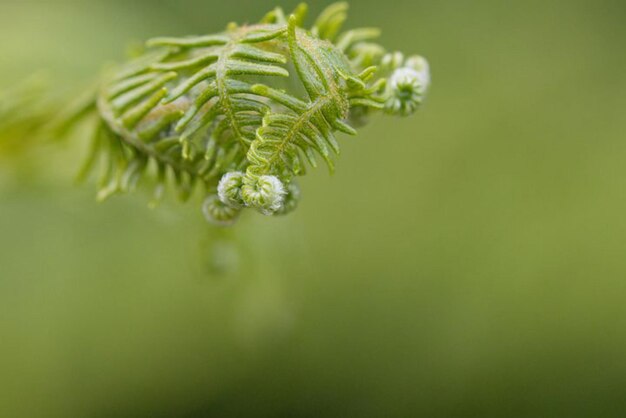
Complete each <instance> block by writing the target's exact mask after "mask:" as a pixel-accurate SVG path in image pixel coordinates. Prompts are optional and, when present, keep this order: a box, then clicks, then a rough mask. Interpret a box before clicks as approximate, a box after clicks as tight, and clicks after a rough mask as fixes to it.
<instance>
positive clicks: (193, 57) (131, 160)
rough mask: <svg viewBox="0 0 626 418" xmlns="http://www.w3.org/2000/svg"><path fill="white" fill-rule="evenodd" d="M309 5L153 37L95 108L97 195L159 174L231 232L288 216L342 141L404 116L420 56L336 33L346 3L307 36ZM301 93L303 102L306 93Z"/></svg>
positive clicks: (108, 82) (421, 71)
mask: <svg viewBox="0 0 626 418" xmlns="http://www.w3.org/2000/svg"><path fill="white" fill-rule="evenodd" d="M306 10H307V8H306V6H305V5H301V6H299V7H298V8H297V9H296V10H295V11H294V12H293V13H292V14H291V15H289V17H287V16H286V15H285V14H284V12H283V11H282V10H281V9H280V8H277V9H274V10H273V11H271V12H270V13H268V14H267V15H266V16H265V17H264V18H263V19H262V21H261V23H258V24H254V25H245V26H237V25H235V24H230V25H229V26H228V27H227V29H226V30H225V31H224V32H221V33H218V34H214V35H205V36H195V37H186V38H156V39H152V40H150V41H148V43H147V47H148V48H147V50H146V52H145V53H144V54H143V55H141V56H140V57H138V58H136V59H135V60H133V61H131V62H129V63H127V64H124V65H122V66H120V67H119V68H118V69H116V70H114V71H112V72H111V73H110V74H108V75H107V76H106V77H105V79H104V81H103V82H102V83H101V85H100V89H99V92H98V93H97V96H96V97H95V98H94V100H93V101H92V103H95V105H92V106H91V109H92V112H93V113H95V114H96V115H97V118H96V119H97V120H98V122H97V126H96V128H95V129H94V132H95V133H94V137H93V144H94V145H93V147H92V152H91V156H90V158H88V163H87V164H86V169H87V170H88V169H90V168H91V166H92V165H93V164H94V163H95V162H96V161H97V160H98V159H101V160H103V164H102V167H103V169H102V174H101V180H100V191H99V194H98V195H99V197H100V198H106V197H108V196H109V195H111V194H113V193H117V192H125V191H129V190H132V189H133V188H134V185H135V184H136V183H137V181H138V180H139V178H140V177H142V176H143V175H144V174H145V173H148V172H152V173H154V174H155V175H156V180H157V185H156V190H155V201H156V200H158V199H159V198H160V196H161V195H162V191H163V189H164V187H165V184H166V183H167V182H170V183H173V184H174V185H175V187H176V188H177V189H178V191H179V196H180V197H181V198H182V199H187V198H188V197H189V196H190V195H191V194H192V192H193V191H194V190H195V189H198V188H200V189H202V190H203V192H204V193H205V195H207V196H208V197H207V198H206V200H205V202H204V204H203V211H204V214H205V215H206V217H207V218H208V219H210V220H212V221H213V222H216V223H219V224H230V223H232V222H233V221H234V220H235V219H236V218H237V217H238V216H239V213H240V212H241V210H242V209H244V208H253V209H256V210H258V211H259V212H261V213H263V214H265V215H278V214H284V213H287V212H290V211H291V210H293V209H294V208H295V207H296V206H297V202H298V200H299V196H300V192H299V188H298V187H297V186H296V184H295V182H294V178H295V177H296V176H299V175H303V174H305V173H306V166H307V165H308V166H312V167H316V166H317V161H316V159H317V158H318V157H321V158H322V159H323V160H324V161H325V162H326V164H327V165H328V167H329V169H330V170H331V171H332V170H333V169H334V163H333V158H332V155H333V154H334V155H337V154H338V153H339V144H338V141H337V138H336V133H337V132H341V133H346V134H349V135H354V134H356V131H355V129H354V128H353V127H352V126H350V125H349V124H348V123H355V125H357V124H358V125H362V124H363V123H364V122H365V121H366V119H367V116H369V114H370V113H372V112H374V111H377V110H384V111H385V112H386V113H390V114H394V115H401V116H406V115H408V114H411V113H413V112H414V111H415V110H416V109H417V107H418V105H419V104H420V103H421V102H422V100H423V97H424V94H425V92H426V88H427V86H428V83H429V78H428V66H427V63H426V61H425V60H423V59H421V58H415V57H414V58H409V59H408V60H404V57H403V56H402V54H400V53H393V54H387V53H386V50H385V49H384V47H383V46H381V45H379V44H378V43H376V42H375V39H376V38H377V37H378V36H379V30H378V29H373V28H364V29H355V30H350V31H346V32H341V27H342V25H343V23H344V21H345V20H346V16H347V14H346V12H347V4H346V3H337V4H334V5H332V6H330V7H328V8H327V9H326V10H325V11H324V12H322V14H321V15H320V16H319V17H318V18H317V20H316V21H315V24H314V26H313V28H312V29H310V30H306V29H304V28H303V22H304V19H305V15H306ZM302 92H304V93H302Z"/></svg>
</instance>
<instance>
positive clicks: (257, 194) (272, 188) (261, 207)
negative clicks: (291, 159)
mask: <svg viewBox="0 0 626 418" xmlns="http://www.w3.org/2000/svg"><path fill="white" fill-rule="evenodd" d="M285 193H286V191H285V186H284V185H283V182H282V181H280V180H279V179H278V177H276V176H268V175H264V176H260V177H259V178H257V179H254V178H250V177H247V178H246V179H245V180H244V185H243V187H242V188H241V195H242V197H243V201H244V202H245V203H246V205H247V206H250V207H253V208H255V209H257V210H258V211H259V212H261V213H262V214H264V215H272V214H273V213H274V212H276V211H277V210H279V209H280V208H281V207H282V206H283V201H284V198H285Z"/></svg>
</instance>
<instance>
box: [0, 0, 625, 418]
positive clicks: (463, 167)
mask: <svg viewBox="0 0 626 418" xmlns="http://www.w3.org/2000/svg"><path fill="white" fill-rule="evenodd" d="M295 4H296V3H295V2H294V1H291V0H289V1H284V2H282V3H281V4H280V5H281V6H284V7H285V8H287V9H291V8H292V7H293V6H295ZM326 4H328V2H326V1H323V2H315V3H313V4H310V6H311V9H312V13H313V14H315V13H317V12H319V11H320V10H321V9H322V8H323V7H324V6H325V5H326ZM276 5H278V4H276V3H275V2H274V1H271V0H247V1H239V0H233V1H229V2H224V1H220V2H216V1H211V0H202V1H200V0H184V1H183V0H181V1H179V0H160V1H147V0H143V1H125V0H100V1H66V0H55V1H52V0H50V1H42V0H36V1H32V0H29V1H18V0H2V2H1V3H0V39H1V41H0V77H1V80H2V81H1V82H0V85H2V86H7V85H11V84H13V83H14V82H16V81H17V80H20V79H23V78H24V77H26V76H27V75H29V74H31V73H33V72H34V71H35V70H37V69H46V70H48V71H49V74H50V78H51V79H52V80H55V81H56V82H58V83H60V84H62V85H68V86H77V85H81V83H89V82H90V80H92V79H93V78H94V76H96V75H97V74H98V73H99V71H100V70H101V69H102V68H103V66H104V65H106V63H107V62H112V61H117V60H122V59H123V58H124V52H125V50H126V49H127V47H128V46H129V45H132V43H133V42H134V41H141V40H143V39H145V38H148V37H151V36H155V35H185V34H202V33H211V32H216V31H218V30H221V29H222V28H223V27H224V25H225V24H226V23H227V22H229V21H238V22H252V21H254V20H256V19H258V18H260V17H261V16H262V15H263V14H264V12H266V11H268V10H269V9H270V8H272V7H274V6H276ZM351 7H352V9H351V19H350V20H349V23H348V25H349V26H351V27H356V26H362V25H366V26H367V25H370V26H371V25H374V26H379V27H381V28H382V29H383V31H384V37H383V38H382V42H383V43H384V44H385V45H386V46H387V47H388V48H389V49H392V50H393V49H399V50H403V51H406V52H408V53H420V54H423V55H424V56H426V57H427V58H428V59H429V60H430V62H431V66H432V72H433V80H434V81H433V87H432V90H431V94H430V97H429V100H428V102H427V105H426V106H425V107H424V108H423V109H422V111H421V112H420V113H419V114H418V115H417V116H416V117H413V118H409V119H402V120H392V119H387V118H383V117H381V118H378V119H376V120H375V121H374V122H373V123H372V124H371V125H370V126H368V127H367V128H366V129H364V130H363V131H362V132H361V133H360V135H359V136H358V137H357V138H345V137H344V138H341V142H342V146H343V152H342V156H341V158H340V161H339V162H338V170H337V174H336V175H334V176H333V177H330V176H329V175H328V174H327V173H326V171H325V170H318V171H317V172H315V173H313V175H310V176H308V177H307V178H305V179H304V180H303V181H302V188H303V193H304V199H303V202H302V204H301V207H300V208H299V210H297V211H296V212H295V213H294V214H293V215H290V216H289V217H287V218H279V219H269V218H264V217H262V216H255V215H248V214H247V216H246V217H245V219H243V221H242V222H241V223H240V224H238V225H237V226H236V227H235V228H234V229H232V230H229V231H221V232H220V231H216V230H215V229H212V228H210V227H208V226H207V225H206V224H205V222H204V221H203V220H202V218H201V215H200V214H199V211H198V209H197V205H196V204H189V205H181V204H178V203H176V202H174V201H173V199H170V202H168V203H166V204H165V205H164V207H161V208H159V209H157V210H155V211H149V210H147V209H146V207H145V206H146V202H147V197H146V196H145V195H142V194H141V193H140V194H137V195H135V196H127V197H122V198H114V199H112V200H110V201H108V202H106V203H104V204H101V205H98V204H96V203H95V201H94V194H95V192H94V188H93V185H83V186H80V187H74V186H73V184H72V173H73V172H74V171H75V169H76V168H77V167H78V166H79V163H80V159H81V156H82V145H81V144H78V143H76V142H75V143H73V144H69V145H68V146H67V147H62V149H61V150H57V149H56V148H57V147H47V148H44V150H42V151H41V153H43V154H44V155H43V157H45V158H43V157H42V156H41V155H39V157H38V159H37V160H33V161H39V162H41V161H43V160H44V159H45V160H46V162H45V163H42V164H33V163H31V164H30V165H29V168H28V169H25V168H24V167H23V166H22V165H20V167H21V168H18V167H15V166H13V165H12V162H11V161H9V160H8V159H1V158H0V161H1V163H2V166H3V167H2V169H1V170H0V416H1V417H11V418H13V417H190V418H191V417H242V416H254V417H533V418H534V417H623V416H625V415H626V304H625V303H624V301H625V300H626V220H625V215H624V214H625V213H626V198H625V197H626V196H625V193H626V192H625V190H626V164H625V163H624V162H625V161H626V117H625V116H624V111H625V109H626V77H625V76H626V43H625V41H626V24H625V23H626V3H625V2H624V1H623V0H595V1H594V0H587V1H576V0H543V1H539V0H528V1H524V2H513V1H503V0H500V1H496V0H474V1H466V0H449V1H421V0H394V1H386V2H376V1H373V0H353V1H351ZM383 150H384V151H383ZM38 165H45V167H39V168H37V166H38ZM36 171H41V172H42V175H35V174H34V173H36ZM20 173H21V174H20ZM25 173H26V174H25Z"/></svg>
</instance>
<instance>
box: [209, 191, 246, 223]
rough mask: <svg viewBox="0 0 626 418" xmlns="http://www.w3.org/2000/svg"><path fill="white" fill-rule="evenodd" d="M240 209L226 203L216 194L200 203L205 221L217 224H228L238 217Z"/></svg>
mask: <svg viewBox="0 0 626 418" xmlns="http://www.w3.org/2000/svg"><path fill="white" fill-rule="evenodd" d="M239 212H241V210H240V209H237V208H233V207H232V206H228V205H226V204H225V203H224V202H222V201H221V200H220V198H219V197H218V196H217V195H211V196H209V197H207V198H206V200H205V201H204V203H203V204H202V213H203V214H204V217H205V218H206V220H207V221H209V222H211V223H212V224H215V225H218V226H230V225H232V224H234V223H235V221H236V220H237V218H238V217H239Z"/></svg>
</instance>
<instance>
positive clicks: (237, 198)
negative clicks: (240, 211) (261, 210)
mask: <svg viewBox="0 0 626 418" xmlns="http://www.w3.org/2000/svg"><path fill="white" fill-rule="evenodd" d="M243 178H244V174H243V173H242V172H239V171H233V172H230V173H226V174H224V175H223V176H222V178H221V179H220V182H219V184H218V185H217V195H218V196H219V198H220V200H221V201H222V203H224V204H225V205H228V206H230V207H233V208H242V207H244V206H245V204H244V203H243V198H242V197H241V186H243Z"/></svg>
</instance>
